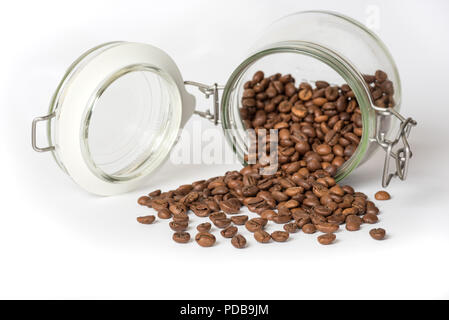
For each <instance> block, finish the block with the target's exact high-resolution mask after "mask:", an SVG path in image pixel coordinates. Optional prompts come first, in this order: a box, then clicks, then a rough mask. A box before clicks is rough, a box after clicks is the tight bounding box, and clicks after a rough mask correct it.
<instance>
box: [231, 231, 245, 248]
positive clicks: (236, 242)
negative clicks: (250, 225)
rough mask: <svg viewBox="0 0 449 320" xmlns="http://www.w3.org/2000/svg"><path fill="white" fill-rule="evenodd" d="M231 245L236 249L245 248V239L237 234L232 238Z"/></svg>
mask: <svg viewBox="0 0 449 320" xmlns="http://www.w3.org/2000/svg"><path fill="white" fill-rule="evenodd" d="M231 243H232V245H233V246H234V247H235V248H237V249H242V248H244V247H246V239H245V237H244V236H242V235H240V234H237V235H235V236H234V237H232V240H231Z"/></svg>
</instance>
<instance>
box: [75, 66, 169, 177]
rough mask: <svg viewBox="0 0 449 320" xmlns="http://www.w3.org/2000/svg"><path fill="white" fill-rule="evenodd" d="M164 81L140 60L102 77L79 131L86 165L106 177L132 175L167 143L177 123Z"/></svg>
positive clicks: (137, 172)
mask: <svg viewBox="0 0 449 320" xmlns="http://www.w3.org/2000/svg"><path fill="white" fill-rule="evenodd" d="M170 87H171V84H170V82H169V80H168V79H167V78H166V77H164V76H163V75H162V74H161V71H160V70H157V69H154V68H151V67H144V66H143V65H139V66H133V67H131V68H127V69H123V70H121V71H120V72H118V73H117V74H115V75H113V76H112V77H111V78H110V79H108V80H107V81H106V82H105V84H104V85H103V86H102V87H101V88H100V89H99V91H98V96H96V97H95V101H94V102H93V103H92V105H91V106H90V108H88V110H87V112H86V116H85V120H84V124H83V129H82V131H81V136H82V141H83V146H84V148H83V150H84V158H85V161H86V162H87V163H88V164H89V167H90V168H91V170H92V171H94V172H96V174H97V175H98V176H101V177H103V178H105V179H109V180H128V179H132V178H134V177H136V176H139V175H140V174H142V172H143V171H146V168H147V166H148V165H150V164H152V163H153V162H154V161H155V159H156V158H157V157H158V153H159V152H160V150H163V149H164V146H167V145H171V143H170V141H171V140H173V137H176V136H174V135H173V133H174V132H176V129H177V126H176V125H175V126H174V125H173V123H176V120H175V118H176V117H174V114H173V113H174V110H173V107H174V106H173V103H171V101H173V99H174V97H172V95H171V92H172V90H170ZM173 129H175V130H173Z"/></svg>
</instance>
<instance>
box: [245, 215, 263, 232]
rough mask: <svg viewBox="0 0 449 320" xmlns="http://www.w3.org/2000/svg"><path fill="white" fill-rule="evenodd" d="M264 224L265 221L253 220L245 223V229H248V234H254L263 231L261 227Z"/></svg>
mask: <svg viewBox="0 0 449 320" xmlns="http://www.w3.org/2000/svg"><path fill="white" fill-rule="evenodd" d="M266 224H267V220H266V219H261V218H253V219H250V220H248V221H247V222H246V223H245V227H246V229H248V231H249V232H256V231H257V230H261V229H263V227H265V225H266Z"/></svg>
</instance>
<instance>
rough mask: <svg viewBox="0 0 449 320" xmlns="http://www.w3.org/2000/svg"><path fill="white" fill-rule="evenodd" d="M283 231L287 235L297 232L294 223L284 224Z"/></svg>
mask: <svg viewBox="0 0 449 320" xmlns="http://www.w3.org/2000/svg"><path fill="white" fill-rule="evenodd" d="M283 228H284V230H285V231H287V232H288V233H295V232H297V231H298V226H297V224H296V223H294V222H290V223H287V224H284V227H283Z"/></svg>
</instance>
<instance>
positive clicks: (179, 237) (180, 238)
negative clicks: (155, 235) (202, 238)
mask: <svg viewBox="0 0 449 320" xmlns="http://www.w3.org/2000/svg"><path fill="white" fill-rule="evenodd" d="M173 240H174V241H175V242H177V243H187V242H189V241H190V234H189V233H188V232H184V231H180V232H175V233H174V234H173Z"/></svg>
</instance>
